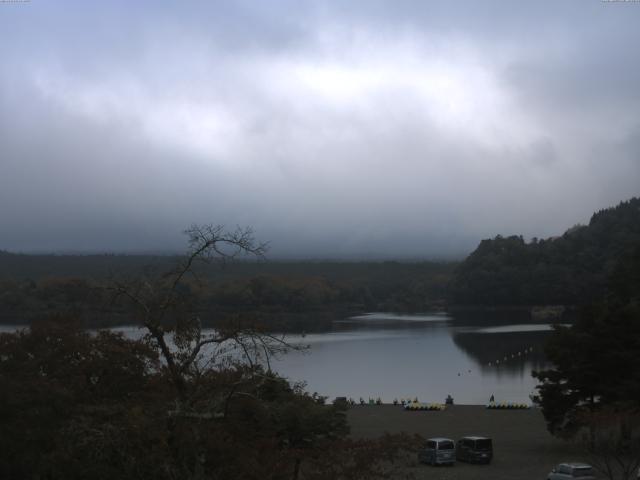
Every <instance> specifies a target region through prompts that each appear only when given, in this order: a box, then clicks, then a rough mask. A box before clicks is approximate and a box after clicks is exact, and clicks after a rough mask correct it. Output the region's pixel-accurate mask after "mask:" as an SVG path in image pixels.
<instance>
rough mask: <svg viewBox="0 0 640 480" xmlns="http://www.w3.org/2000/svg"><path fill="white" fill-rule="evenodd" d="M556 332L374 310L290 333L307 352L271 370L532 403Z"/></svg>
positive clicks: (377, 387)
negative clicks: (322, 328) (323, 328)
mask: <svg viewBox="0 0 640 480" xmlns="http://www.w3.org/2000/svg"><path fill="white" fill-rule="evenodd" d="M15 328H16V327H15V326H0V331H12V330H15ZM550 329H551V327H550V326H549V325H548V324H526V323H522V322H521V321H516V319H514V321H511V320H510V319H509V318H506V319H505V318H504V316H503V317H502V318H500V319H497V318H491V317H487V316H486V315H485V316H483V317H482V318H479V317H475V316H466V317H465V318H460V317H454V316H450V315H447V314H441V313H440V314H422V315H397V314H391V313H371V314H366V315H361V316H357V317H351V318H347V319H341V320H336V321H335V322H334V323H333V326H332V328H331V329H330V330H329V331H327V332H323V333H313V334H309V335H306V336H304V337H302V336H295V335H294V336H290V337H289V340H290V341H291V342H292V343H299V344H304V345H309V349H308V350H306V351H305V352H291V353H288V354H286V355H283V356H281V357H279V358H277V359H276V360H274V361H273V362H272V367H273V369H274V370H276V371H277V372H279V373H280V374H281V375H283V376H285V377H287V378H289V380H291V381H306V382H307V390H309V391H310V392H318V393H319V394H320V395H326V396H328V397H329V399H333V398H335V397H337V396H345V397H353V398H354V399H355V400H356V401H357V400H358V399H359V397H362V398H364V399H365V400H368V399H369V397H372V398H377V397H381V398H382V400H383V401H384V402H385V403H389V402H392V401H393V399H394V398H398V399H400V398H415V397H418V399H419V400H420V401H422V402H443V401H444V399H445V397H446V396H447V395H448V394H450V395H451V396H453V398H454V400H455V402H456V403H459V404H484V403H487V401H488V400H489V397H490V396H491V395H494V396H495V399H496V401H511V402H527V403H529V394H531V393H533V392H534V391H535V386H536V381H535V380H534V379H533V378H532V377H531V372H532V371H533V370H537V369H542V368H544V367H545V361H544V356H543V354H542V351H543V344H544V341H545V338H546V337H547V336H548V335H549V331H550ZM115 330H118V331H122V332H123V333H124V334H125V335H126V336H128V337H130V338H139V337H140V336H141V335H142V331H141V330H140V329H138V328H137V327H120V328H116V329H115Z"/></svg>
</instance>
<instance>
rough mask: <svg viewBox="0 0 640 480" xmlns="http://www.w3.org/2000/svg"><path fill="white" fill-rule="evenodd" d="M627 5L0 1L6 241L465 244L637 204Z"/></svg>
mask: <svg viewBox="0 0 640 480" xmlns="http://www.w3.org/2000/svg"><path fill="white" fill-rule="evenodd" d="M638 25H640V2H629V1H627V2H623V1H618V2H615V1H608V2H603V1H600V0H575V1H571V0H553V1H549V2H545V1H540V0H535V1H533V0H531V1H528V2H527V1H524V0H523V1H518V2H514V1H512V0H504V1H488V0H482V1H481V0H470V1H462V0H456V1H442V2H429V1H424V0H415V1H398V0H394V1H375V0H368V1H361V2H359V1H352V0H350V1H348V2H346V1H335V2H331V1H326V2H323V1H315V2H304V1H300V0H292V1H274V0H270V1H259V0H252V1H246V2H245V1H237V0H234V1H230V2H204V1H203V2H198V1H189V2H177V1H176V2H162V1H157V0H155V1H149V2H145V1H136V2H130V1H122V2H119V1H113V0H109V1H102V2H86V1H82V2H63V1H45V0H31V1H30V2H28V3H6V2H2V3H0V32H2V41H1V42H0V59H1V62H0V249H8V250H11V251H23V252H32V251H56V252H68V251H73V252H96V251H109V252H123V251H125V252H140V251H180V250H182V249H183V247H184V237H183V235H182V234H181V233H180V232H181V231H182V230H184V229H185V228H186V227H188V226H189V225H190V224H192V223H216V224H219V223H221V224H225V225H228V226H229V227H231V228H234V227H235V226H236V225H242V226H246V225H249V226H253V228H254V229H255V231H256V235H257V236H258V238H259V239H261V240H268V241H270V243H271V253H270V256H271V257H272V258H278V257H325V258H327V257H328V258H368V257H385V258H407V257H414V258H415V257H422V258H434V257H443V256H444V257H446V256H462V255H465V254H467V253H469V252H470V251H471V250H472V249H473V248H475V246H476V245H477V243H478V242H479V241H480V239H482V238H488V237H493V236H495V235H496V234H503V235H510V234H522V235H524V236H525V238H530V237H532V236H538V237H547V236H552V235H557V234H561V233H562V232H563V231H564V230H566V229H567V228H568V227H571V226H572V225H574V224H575V223H579V222H580V223H586V222H588V220H589V217H590V215H591V213H592V212H593V211H594V210H598V209H601V208H604V207H608V206H613V205H615V204H617V203H618V202H619V201H621V200H624V199H628V198H630V197H632V196H635V195H638V194H640V51H639V46H640V28H638Z"/></svg>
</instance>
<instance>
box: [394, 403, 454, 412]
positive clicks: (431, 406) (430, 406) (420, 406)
mask: <svg viewBox="0 0 640 480" xmlns="http://www.w3.org/2000/svg"><path fill="white" fill-rule="evenodd" d="M445 408H446V405H445V404H443V403H420V402H411V403H407V404H406V405H405V406H404V409H405V410H412V411H417V410H422V411H424V410H428V411H431V410H444V409H445Z"/></svg>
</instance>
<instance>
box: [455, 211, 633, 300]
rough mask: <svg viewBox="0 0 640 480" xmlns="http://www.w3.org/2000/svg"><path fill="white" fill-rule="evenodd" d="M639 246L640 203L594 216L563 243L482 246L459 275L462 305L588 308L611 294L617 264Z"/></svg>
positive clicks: (507, 240)
mask: <svg viewBox="0 0 640 480" xmlns="http://www.w3.org/2000/svg"><path fill="white" fill-rule="evenodd" d="M639 244H640V199H638V198H633V199H631V200H629V201H626V202H622V203H620V204H619V205H618V206H616V207H614V208H609V209H605V210H601V211H599V212H597V213H595V214H594V215H593V216H592V217H591V220H590V222H589V224H588V225H586V226H581V225H576V226H574V227H573V228H570V229H569V230H567V231H566V232H565V233H564V234H563V235H562V236H561V237H557V238H549V239H536V238H534V239H532V240H531V241H530V242H527V241H525V240H524V238H523V237H522V236H510V237H502V236H500V235H498V236H497V237H495V238H494V239H492V240H483V241H482V242H481V243H480V245H479V246H478V248H477V249H476V250H475V251H474V252H473V253H472V254H471V255H469V257H468V258H467V259H466V260H465V261H464V262H462V263H461V264H460V265H459V266H458V268H457V269H456V272H455V276H454V280H453V281H452V283H451V289H450V299H451V302H452V303H454V304H462V305H584V304H586V303H589V302H590V301H591V300H592V299H593V298H598V297H600V296H602V295H603V294H604V293H605V291H606V285H607V278H608V277H609V276H610V274H611V273H612V270H613V268H614V266H615V265H616V263H617V261H618V260H619V259H620V258H622V257H623V256H625V255H628V254H629V253H630V252H631V251H632V250H633V248H634V247H635V246H637V245H639Z"/></svg>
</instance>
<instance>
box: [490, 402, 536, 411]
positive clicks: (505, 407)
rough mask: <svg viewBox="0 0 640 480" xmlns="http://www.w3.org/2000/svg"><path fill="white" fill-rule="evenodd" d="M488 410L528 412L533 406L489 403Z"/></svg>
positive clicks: (513, 403) (512, 403)
mask: <svg viewBox="0 0 640 480" xmlns="http://www.w3.org/2000/svg"><path fill="white" fill-rule="evenodd" d="M487 408H488V409H491V410H526V409H528V408H531V405H528V404H526V403H515V402H489V403H488V404H487Z"/></svg>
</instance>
